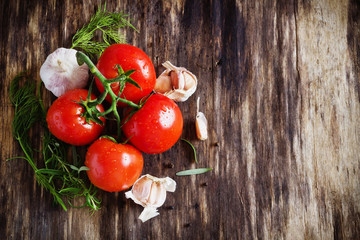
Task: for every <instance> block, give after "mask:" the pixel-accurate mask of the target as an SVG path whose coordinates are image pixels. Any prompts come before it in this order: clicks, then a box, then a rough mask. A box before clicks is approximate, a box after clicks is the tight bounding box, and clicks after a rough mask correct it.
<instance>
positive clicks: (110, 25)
mask: <svg viewBox="0 0 360 240" xmlns="http://www.w3.org/2000/svg"><path fill="white" fill-rule="evenodd" d="M127 18H128V15H127V14H124V13H123V12H115V13H112V12H108V11H107V10H106V3H105V4H104V8H102V6H101V5H100V6H99V8H98V10H97V11H96V13H95V15H94V16H92V17H91V19H90V22H89V23H88V24H86V25H85V26H83V27H82V28H81V29H80V30H78V31H77V32H76V33H75V35H74V36H73V38H72V46H71V48H81V49H82V50H83V51H84V52H85V53H86V54H87V55H89V56H91V57H92V58H93V57H94V55H97V56H100V55H101V53H102V52H103V51H104V50H105V48H107V47H108V46H110V45H111V44H114V43H125V42H126V40H125V36H124V35H122V34H121V33H120V31H119V30H120V28H124V27H130V28H132V29H134V30H135V31H137V30H136V28H135V27H134V26H133V25H132V24H131V23H130V21H129V20H128V19H127ZM96 31H100V32H101V34H102V41H96V40H94V38H95V33H96Z"/></svg>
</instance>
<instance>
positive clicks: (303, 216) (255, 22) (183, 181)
mask: <svg viewBox="0 0 360 240" xmlns="http://www.w3.org/2000/svg"><path fill="white" fill-rule="evenodd" d="M99 3H100V1H91V2H90V3H88V2H87V1H80V0H77V1H69V0H67V1H57V0H51V1H20V0H16V1H6V0H5V1H2V2H1V3H0V9H1V17H0V33H1V35H0V51H1V52H0V69H1V72H2V73H3V79H2V80H1V81H0V91H1V98H0V101H1V104H0V108H1V113H2V114H1V125H0V128H1V136H0V145H1V163H0V174H1V175H0V200H1V208H0V233H1V236H6V238H7V239H358V238H359V236H360V154H359V150H360V137H359V136H360V87H359V85H360V83H359V79H360V43H359V39H360V3H359V1H356V0H350V1H337V0H320V1H308V0H302V1H295V0H292V1H271V0H269V1H235V0H226V1H190V0H188V1H186V0H179V1H161V0H159V1H117V2H115V1H108V4H107V8H108V9H109V10H111V11H115V10H123V11H125V12H127V13H129V14H130V16H131V18H132V19H133V24H134V25H135V27H136V28H137V29H139V30H140V32H139V33H136V32H134V31H130V30H125V33H126V35H127V39H128V42H129V43H131V44H133V45H136V46H138V47H140V48H142V49H143V50H144V51H145V52H146V53H147V54H148V55H149V56H150V58H151V59H152V60H153V63H154V66H155V68H156V72H157V74H160V73H161V72H162V71H163V68H162V66H161V63H163V62H164V61H166V60H170V61H171V62H172V63H174V64H175V65H179V66H184V67H187V68H188V69H189V70H190V71H192V72H193V73H195V74H196V75H197V77H198V79H199V86H198V90H197V92H196V93H195V96H192V97H191V98H190V99H189V100H188V101H187V102H185V103H180V104H179V107H180V108H181V110H182V112H183V115H184V132H183V135H182V137H183V138H185V139H189V140H191V141H192V142H193V143H194V145H195V147H196V148H197V151H198V159H199V164H197V165H195V164H194V163H193V162H192V160H193V157H192V152H191V149H190V148H189V146H188V145H187V144H186V143H183V142H178V143H177V144H176V145H175V146H174V147H173V148H172V149H171V150H169V151H167V152H165V153H163V154H160V155H144V158H145V166H144V170H143V173H149V174H152V175H156V176H170V177H173V178H174V179H175V180H176V182H177V184H178V187H177V190H176V192H175V193H170V194H168V198H167V200H166V202H165V205H164V206H163V207H162V208H161V209H159V211H160V216H158V217H156V218H154V219H152V220H150V221H148V222H146V223H141V221H139V220H138V219H137V217H138V215H139V214H140V212H141V210H142V209H141V207H140V206H138V205H136V204H134V203H133V202H131V201H129V200H126V199H125V197H124V194H123V192H120V193H105V192H101V193H100V197H101V198H102V200H103V204H102V209H101V210H100V211H98V212H96V213H95V214H94V215H90V213H89V212H88V211H87V210H86V209H71V210H69V211H68V212H64V211H63V210H62V209H61V208H60V207H59V206H53V205H52V197H51V196H50V194H49V193H47V192H45V191H43V190H42V189H41V188H40V187H39V186H38V185H37V183H36V181H35V179H34V174H33V172H32V170H31V168H30V166H29V165H28V164H27V163H26V162H24V161H22V160H11V161H6V159H8V158H11V157H14V156H18V155H19V154H20V149H19V146H18V145H17V143H16V142H15V141H14V140H13V138H12V135H11V120H12V116H13V109H12V106H11V104H10V102H9V100H8V87H9V83H10V81H11V79H12V78H13V77H14V76H15V75H16V74H17V73H18V72H20V71H22V70H24V69H28V70H29V71H30V72H31V74H32V75H33V76H34V78H35V79H37V81H40V77H39V68H40V66H41V64H42V63H43V61H44V60H45V58H46V56H47V55H48V54H50V53H51V52H52V51H54V50H55V49H56V48H58V47H61V46H65V47H69V46H70V45H71V37H72V35H73V34H74V33H75V31H76V29H79V28H80V27H81V26H82V25H83V24H84V23H86V22H87V21H88V20H89V18H90V16H91V15H92V14H93V13H94V12H95V10H96V6H97V5H98V4H99ZM197 96H200V99H201V106H200V108H201V111H202V112H204V113H205V115H206V116H207V118H208V121H209V126H210V132H209V139H208V140H207V141H197V140H196V137H195V134H194V118H195V115H196V97H197ZM43 98H44V99H45V103H46V104H47V105H49V104H50V102H51V101H52V100H53V99H54V97H53V96H52V95H51V94H50V93H49V92H46V91H44V93H43ZM39 139H40V136H39V135H37V134H36V131H35V132H34V133H33V141H34V144H36V143H38V142H39ZM169 163H172V164H173V165H174V167H173V168H167V167H166V165H167V164H169ZM193 167H213V168H214V170H213V171H212V172H210V173H207V174H204V175H198V176H190V177H176V176H175V173H176V172H177V171H180V170H183V169H188V168H193ZM172 206H173V209H172Z"/></svg>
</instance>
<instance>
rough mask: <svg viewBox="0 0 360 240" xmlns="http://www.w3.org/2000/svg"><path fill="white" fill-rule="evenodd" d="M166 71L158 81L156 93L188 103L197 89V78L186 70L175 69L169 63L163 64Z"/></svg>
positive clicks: (181, 68) (155, 88)
mask: <svg viewBox="0 0 360 240" xmlns="http://www.w3.org/2000/svg"><path fill="white" fill-rule="evenodd" d="M163 66H164V67H165V68H166V70H165V71H164V72H163V73H162V74H161V75H160V76H159V77H158V78H157V79H156V84H155V87H154V90H155V92H157V93H160V94H163V95H165V96H167V97H168V98H170V99H172V100H174V101H176V102H184V101H186V100H187V99H188V98H189V97H190V96H191V95H192V94H193V93H194V92H195V90H196V88H197V78H196V76H195V75H194V74H192V73H191V72H189V71H188V70H187V69H186V68H183V67H175V66H174V65H172V64H171V63H170V62H169V61H166V62H165V63H163Z"/></svg>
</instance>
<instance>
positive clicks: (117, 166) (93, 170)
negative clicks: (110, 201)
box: [85, 138, 143, 192]
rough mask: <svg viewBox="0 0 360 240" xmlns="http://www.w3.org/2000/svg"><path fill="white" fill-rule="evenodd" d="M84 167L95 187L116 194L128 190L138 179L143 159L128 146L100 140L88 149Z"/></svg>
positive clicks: (139, 153)
mask: <svg viewBox="0 0 360 240" xmlns="http://www.w3.org/2000/svg"><path fill="white" fill-rule="evenodd" d="M85 166H87V167H88V168H89V169H90V170H89V171H87V175H88V177H89V179H90V181H91V182H92V183H93V184H94V185H95V186H96V187H98V188H100V189H102V190H105V191H108V192H117V191H122V190H125V189H128V188H129V187H131V186H132V185H133V184H134V183H135V181H136V180H137V179H138V178H139V177H140V174H141V171H142V169H143V157H142V154H141V152H140V151H139V150H137V149H136V148H134V147H133V146H131V145H129V144H121V143H116V142H114V141H112V140H110V139H108V138H100V139H98V140H96V141H95V142H94V143H93V144H91V146H90V147H89V149H88V151H87V153H86V158H85Z"/></svg>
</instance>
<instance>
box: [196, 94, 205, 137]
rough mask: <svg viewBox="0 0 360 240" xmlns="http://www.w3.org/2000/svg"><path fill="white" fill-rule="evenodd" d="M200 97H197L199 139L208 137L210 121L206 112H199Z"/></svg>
mask: <svg viewBox="0 0 360 240" xmlns="http://www.w3.org/2000/svg"><path fill="white" fill-rule="evenodd" d="M199 105H200V97H198V99H197V110H196V120H195V127H196V136H197V137H198V139H199V140H206V139H207V138H208V122H207V120H206V117H205V115H204V113H202V112H199Z"/></svg>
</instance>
